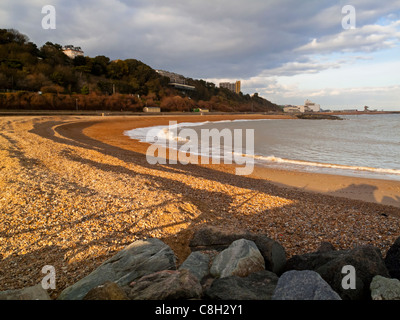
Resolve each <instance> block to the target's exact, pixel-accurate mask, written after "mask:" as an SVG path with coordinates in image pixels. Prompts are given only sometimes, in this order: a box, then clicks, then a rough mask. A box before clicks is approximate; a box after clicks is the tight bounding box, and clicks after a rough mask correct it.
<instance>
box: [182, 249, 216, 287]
mask: <svg viewBox="0 0 400 320" xmlns="http://www.w3.org/2000/svg"><path fill="white" fill-rule="evenodd" d="M209 265H210V256H209V255H208V254H206V253H202V252H200V251H195V252H192V253H191V254H190V255H189V257H187V258H186V260H185V261H184V262H183V263H182V264H181V266H180V267H179V270H183V269H186V270H189V271H190V272H191V273H192V274H193V275H194V276H195V277H196V278H197V279H198V280H199V281H201V279H203V278H204V277H205V276H206V275H208V274H209V272H210V266H209Z"/></svg>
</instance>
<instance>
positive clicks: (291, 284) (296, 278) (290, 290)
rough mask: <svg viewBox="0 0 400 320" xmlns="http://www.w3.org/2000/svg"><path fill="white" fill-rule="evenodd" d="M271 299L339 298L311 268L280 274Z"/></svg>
mask: <svg viewBox="0 0 400 320" xmlns="http://www.w3.org/2000/svg"><path fill="white" fill-rule="evenodd" d="M272 300H341V299H340V296H339V295H338V294H337V293H336V292H335V291H334V290H333V289H332V288H331V287H330V286H329V284H328V283H327V282H326V281H325V280H324V279H322V278H321V276H320V275H319V274H318V273H317V272H315V271H311V270H304V271H297V270H293V271H288V272H285V273H283V274H282V275H281V277H280V278H279V280H278V283H277V285H276V288H275V291H274V294H273V296H272Z"/></svg>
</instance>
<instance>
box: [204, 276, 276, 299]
mask: <svg viewBox="0 0 400 320" xmlns="http://www.w3.org/2000/svg"><path fill="white" fill-rule="evenodd" d="M277 282H278V276H277V275H276V274H275V273H272V272H270V271H267V270H264V271H259V272H255V273H252V274H251V275H249V276H248V277H245V278H242V277H238V276H229V277H225V278H220V279H216V280H214V282H213V283H212V284H211V286H210V288H208V289H207V290H206V291H205V297H206V298H208V299H213V300H271V297H272V295H273V293H274V290H275V287H276V284H277Z"/></svg>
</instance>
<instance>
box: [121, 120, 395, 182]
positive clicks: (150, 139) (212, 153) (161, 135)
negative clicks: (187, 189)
mask: <svg viewBox="0 0 400 320" xmlns="http://www.w3.org/2000/svg"><path fill="white" fill-rule="evenodd" d="M245 121H268V119H242V120H241V119H237V120H221V121H204V122H182V123H175V124H172V125H163V126H151V127H144V128H136V129H133V130H128V131H125V132H124V134H125V135H127V136H129V137H130V138H131V139H135V140H139V141H140V142H145V143H155V144H157V143H158V144H162V145H167V146H168V147H170V148H171V149H175V150H178V149H179V143H181V144H183V143H187V142H190V141H189V139H186V138H183V137H180V136H179V129H181V128H183V127H198V126H204V125H207V124H210V123H224V122H225V123H232V122H245ZM191 151H192V152H191V153H192V155H194V156H206V157H210V158H220V159H224V158H231V159H232V158H235V159H236V158H240V157H242V158H252V159H254V160H255V161H257V162H259V163H260V164H282V165H288V166H289V167H290V168H292V169H300V170H301V169H307V168H308V170H313V169H320V170H324V169H326V170H329V169H334V170H340V171H341V172H349V173H351V172H352V171H353V172H360V173H361V172H368V173H375V174H383V175H396V176H400V170H398V169H388V168H374V167H367V166H351V165H342V164H333V163H321V162H315V161H306V160H295V159H286V158H280V157H276V156H274V155H269V156H267V155H255V154H244V153H240V154H239V153H235V152H232V150H230V151H229V150H223V149H222V148H221V149H219V150H216V148H215V147H213V146H210V147H209V149H208V150H205V149H202V148H201V147H200V150H197V151H195V150H191ZM232 156H233V157H232ZM235 156H236V157H235Z"/></svg>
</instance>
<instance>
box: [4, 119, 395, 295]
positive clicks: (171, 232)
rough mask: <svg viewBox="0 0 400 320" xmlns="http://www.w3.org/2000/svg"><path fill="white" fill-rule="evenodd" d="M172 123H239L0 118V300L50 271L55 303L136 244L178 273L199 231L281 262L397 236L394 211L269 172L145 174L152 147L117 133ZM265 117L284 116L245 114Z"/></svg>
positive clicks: (183, 169) (171, 170)
mask: <svg viewBox="0 0 400 320" xmlns="http://www.w3.org/2000/svg"><path fill="white" fill-rule="evenodd" d="M171 117H172V119H173V120H177V121H178V122H181V121H185V122H190V121H192V122H203V121H206V120H213V121H214V120H234V119H243V115H240V116H233V115H232V116H228V117H227V116H206V115H203V116H200V115H199V116H197V117H196V116H191V117H190V118H189V119H188V118H187V117H184V116H173V115H171V116H169V117H165V116H163V117H155V116H151V117H143V116H140V117H118V118H117V117H110V118H107V117H81V116H58V117H44V116H35V117H4V118H0V130H1V131H0V163H1V173H2V175H0V190H1V193H2V197H1V198H0V230H2V231H1V233H0V270H3V278H2V279H1V280H0V291H4V290H11V289H19V288H22V287H27V286H31V285H35V284H37V283H39V282H40V281H41V280H42V278H43V276H44V275H43V274H41V272H40V270H41V269H42V267H43V266H44V265H52V266H54V267H55V270H56V274H57V288H56V290H54V291H53V292H52V297H56V296H57V295H58V294H59V293H60V292H61V291H62V290H63V289H64V288H65V287H67V286H69V285H71V284H73V283H75V282H76V281H77V280H79V279H82V278H83V277H85V276H86V275H88V274H89V273H90V272H92V271H93V270H94V269H95V268H97V267H98V266H99V265H100V264H101V263H103V262H104V261H105V260H107V259H108V258H110V257H111V256H113V255H114V254H115V253H116V252H118V251H120V250H122V249H123V248H125V247H126V246H127V245H129V244H131V243H132V242H133V241H136V240H138V239H144V238H149V237H155V238H160V239H161V240H163V241H164V242H165V243H166V244H168V245H169V246H170V247H171V248H172V249H173V251H174V252H175V253H176V255H177V259H178V263H181V262H182V261H184V259H185V258H186V257H187V256H188V255H189V253H190V248H189V245H188V244H189V240H190V238H191V236H192V234H193V232H194V231H195V230H196V229H198V228H200V227H202V226H204V225H210V226H217V227H218V228H222V229H223V230H224V231H226V232H229V231H232V232H233V231H235V232H237V231H238V230H247V231H249V232H252V233H257V234H264V235H267V236H268V237H269V238H271V239H274V240H276V241H278V242H279V243H281V244H282V246H283V247H284V248H285V250H286V254H287V258H289V257H291V256H293V255H295V254H302V253H306V252H312V251H315V250H317V249H318V247H319V245H320V244H321V242H330V243H331V244H332V245H333V246H334V247H335V248H337V249H347V248H353V247H354V246H356V245H366V244H370V245H374V246H376V247H378V248H379V249H380V250H382V254H383V255H384V254H385V253H386V251H387V250H388V249H389V247H390V246H391V245H392V244H393V242H394V241H395V240H396V239H397V238H398V236H399V230H400V210H399V208H398V207H394V206H387V205H382V204H378V203H373V202H365V201H360V200H359V199H358V200H356V199H352V198H351V196H350V195H349V194H347V195H346V196H347V197H343V196H342V197H337V196H332V195H326V194H322V193H319V192H310V190H307V188H304V185H300V186H299V187H300V188H291V187H290V184H291V183H292V184H294V185H295V182H296V181H299V180H296V179H297V178H298V177H299V174H298V173H293V172H290V171H287V172H280V171H278V170H272V169H268V170H267V171H265V172H264V173H261V172H259V171H258V170H256V172H255V173H256V175H253V176H236V175H235V173H234V172H235V168H236V167H235V166H234V165H225V164H219V165H203V164H200V165H192V164H188V165H181V164H177V165H149V163H148V162H147V160H146V157H145V153H146V150H147V147H148V145H147V144H145V143H141V142H138V141H135V140H132V139H130V138H129V137H128V136H125V135H124V134H123V132H124V131H125V130H131V129H134V128H135V126H136V127H145V126H152V125H163V124H166V125H168V123H169V120H171ZM270 117H273V118H274V117H275V118H276V117H279V116H262V115H257V116H255V115H248V116H246V118H247V119H250V118H253V119H254V118H258V119H265V118H270ZM273 173H274V174H273ZM262 174H268V175H267V176H265V177H263V176H262ZM257 175H258V176H257ZM317 176H318V177H319V180H316V179H315V178H316V177H317ZM296 177H297V178H296ZM300 177H301V179H300V181H306V180H307V179H310V180H309V181H314V182H313V183H315V184H316V186H314V185H312V187H315V188H316V187H318V184H319V183H321V184H322V183H325V184H326V185H328V184H327V180H331V181H330V183H331V185H335V183H337V184H339V185H340V183H342V184H343V178H341V177H340V178H337V179H338V181H337V182H334V181H333V179H334V177H332V178H331V179H327V177H323V176H321V175H318V174H310V175H308V178H306V177H305V175H300ZM289 178H290V179H289ZM274 180H275V181H274ZM290 180H292V182H290ZM358 181H361V180H357V179H353V178H351V179H349V180H348V182H349V183H355V184H356V183H358ZM282 182H285V185H284V186H283V185H277V183H282ZM363 182H365V183H366V181H364V180H363ZM376 183H378V181H372V180H371V181H368V184H372V185H373V184H376ZM379 183H382V184H386V183H387V182H386V181H382V182H379ZM288 186H289V187H288ZM308 187H309V188H310V189H311V185H309V186H308ZM394 187H395V186H394V185H393V188H394ZM301 188H303V189H301ZM340 189H343V188H340ZM340 189H339V190H340ZM392 191H394V189H393V190H392ZM389 196H390V194H389Z"/></svg>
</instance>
